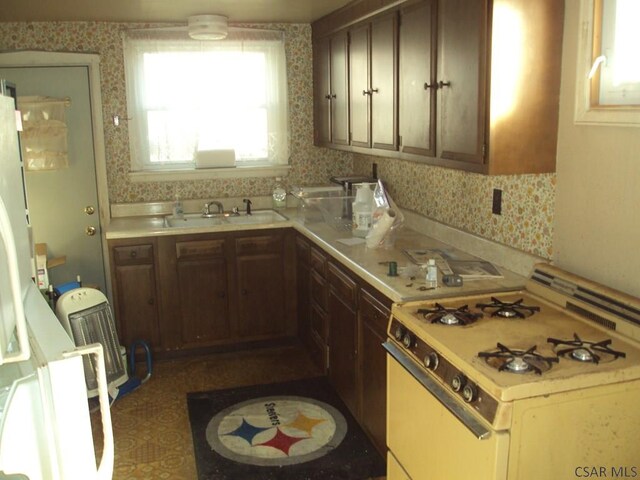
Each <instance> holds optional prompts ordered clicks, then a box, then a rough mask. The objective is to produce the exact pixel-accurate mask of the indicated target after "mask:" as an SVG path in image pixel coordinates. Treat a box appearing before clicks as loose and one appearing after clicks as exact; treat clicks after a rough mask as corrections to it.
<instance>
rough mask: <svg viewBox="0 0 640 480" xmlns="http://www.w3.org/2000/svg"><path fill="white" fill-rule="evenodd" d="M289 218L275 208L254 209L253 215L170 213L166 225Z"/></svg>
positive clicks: (185, 226) (237, 223)
mask: <svg viewBox="0 0 640 480" xmlns="http://www.w3.org/2000/svg"><path fill="white" fill-rule="evenodd" d="M287 220H288V219H287V218H286V217H284V216H282V215H280V214H279V213H278V212H276V211H275V210H254V211H253V213H252V214H251V215H247V214H246V213H241V214H240V215H230V214H228V213H225V214H218V215H214V216H213V217H203V216H202V214H200V213H187V214H185V215H184V216H182V217H174V216H173V215H168V216H166V217H164V224H165V227H168V228H197V227H214V226H216V225H229V224H231V225H261V224H268V223H278V222H286V221H287Z"/></svg>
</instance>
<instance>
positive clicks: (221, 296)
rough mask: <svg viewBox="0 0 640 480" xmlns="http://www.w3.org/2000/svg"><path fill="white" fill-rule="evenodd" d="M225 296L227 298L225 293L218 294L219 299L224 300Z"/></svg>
mask: <svg viewBox="0 0 640 480" xmlns="http://www.w3.org/2000/svg"><path fill="white" fill-rule="evenodd" d="M226 296H227V293H226V292H220V293H219V294H218V297H220V298H224V297H226Z"/></svg>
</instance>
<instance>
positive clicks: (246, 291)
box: [241, 288, 249, 295]
mask: <svg viewBox="0 0 640 480" xmlns="http://www.w3.org/2000/svg"><path fill="white" fill-rule="evenodd" d="M241 293H242V295H246V294H248V293H249V292H248V290H247V289H246V288H243V289H242V291H241Z"/></svg>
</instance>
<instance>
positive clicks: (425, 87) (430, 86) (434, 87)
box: [424, 82, 438, 90]
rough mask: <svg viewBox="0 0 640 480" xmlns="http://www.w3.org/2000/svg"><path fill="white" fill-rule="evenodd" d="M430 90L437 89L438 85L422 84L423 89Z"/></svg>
mask: <svg viewBox="0 0 640 480" xmlns="http://www.w3.org/2000/svg"><path fill="white" fill-rule="evenodd" d="M430 88H433V89H434V90H437V89H438V84H437V83H427V82H425V83H424V89H425V90H429V89H430Z"/></svg>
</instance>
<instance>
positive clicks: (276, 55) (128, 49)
mask: <svg viewBox="0 0 640 480" xmlns="http://www.w3.org/2000/svg"><path fill="white" fill-rule="evenodd" d="M124 44H125V68H126V82H127V100H128V108H129V111H128V113H129V117H130V120H129V136H130V143H131V157H132V161H131V171H132V172H145V171H146V172H153V171H155V172H158V171H166V170H171V171H176V170H191V171H193V170H194V169H195V168H196V166H197V165H196V158H197V157H200V158H202V157H205V156H206V157H207V158H212V157H214V158H215V157H216V153H220V154H221V155H219V158H221V159H224V160H225V162H224V163H225V165H226V164H227V162H228V159H229V155H228V153H229V152H232V153H231V162H232V163H234V162H233V154H234V153H235V164H234V165H233V166H238V167H243V166H244V167H264V166H267V167H268V166H278V165H286V164H287V163H288V134H287V97H286V92H287V88H286V62H285V54H284V41H283V36H282V32H274V31H264V30H254V31H249V30H246V29H244V30H243V29H237V30H235V31H232V32H230V33H229V36H228V37H227V39H225V40H222V41H197V40H191V39H188V37H187V36H186V33H183V32H175V31H171V30H169V31H162V30H147V31H145V30H137V31H133V32H127V34H126V36H125V42H124ZM203 152H204V153H203Z"/></svg>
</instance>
